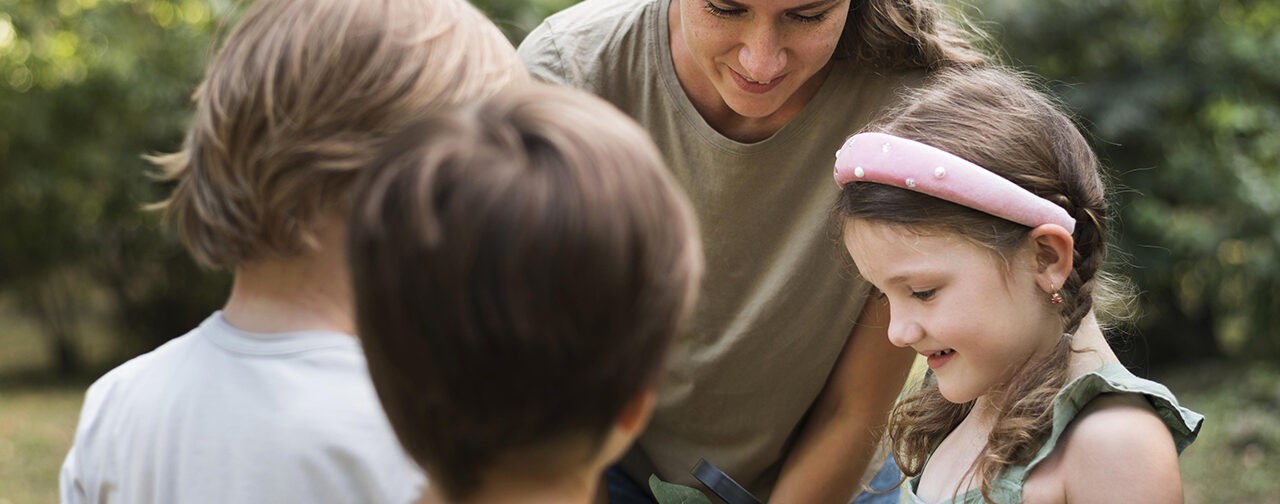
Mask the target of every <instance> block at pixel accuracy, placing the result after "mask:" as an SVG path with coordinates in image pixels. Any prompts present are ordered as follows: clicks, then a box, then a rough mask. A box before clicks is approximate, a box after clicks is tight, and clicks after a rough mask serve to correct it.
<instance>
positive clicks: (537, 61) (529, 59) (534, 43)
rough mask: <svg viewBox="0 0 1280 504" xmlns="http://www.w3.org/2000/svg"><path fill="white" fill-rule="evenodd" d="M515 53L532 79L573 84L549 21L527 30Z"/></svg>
mask: <svg viewBox="0 0 1280 504" xmlns="http://www.w3.org/2000/svg"><path fill="white" fill-rule="evenodd" d="M516 53H517V54H518V55H519V56H520V60H521V61H523V62H524V66H525V67H526V68H528V69H529V74H530V75H532V76H533V78H534V79H537V80H539V81H542V82H546V83H550V84H559V85H564V86H574V84H575V82H574V79H572V77H571V76H570V75H569V72H568V69H567V68H566V66H565V64H564V55H563V54H562V53H561V49H560V45H559V41H558V40H557V37H556V32H555V29H554V28H552V27H551V23H550V22H547V21H543V22H542V24H540V25H538V27H537V28H534V29H533V31H532V32H529V36H527V37H525V39H524V41H523V42H521V43H520V47H518V48H516ZM574 87H576V86H574Z"/></svg>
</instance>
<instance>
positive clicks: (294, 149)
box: [153, 0, 524, 268]
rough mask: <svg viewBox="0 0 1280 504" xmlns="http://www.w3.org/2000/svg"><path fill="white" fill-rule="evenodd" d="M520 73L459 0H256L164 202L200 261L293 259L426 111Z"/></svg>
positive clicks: (225, 55) (212, 77) (508, 50)
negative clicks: (397, 134)
mask: <svg viewBox="0 0 1280 504" xmlns="http://www.w3.org/2000/svg"><path fill="white" fill-rule="evenodd" d="M523 75H524V70H523V67H522V66H521V65H520V63H519V61H518V59H517V57H516V55H515V52H514V49H513V48H512V47H511V44H510V43H509V42H507V40H506V39H505V38H504V37H503V36H502V34H501V33H500V32H499V31H498V30H497V28H496V27H494V26H493V24H492V23H490V22H489V21H488V20H487V19H486V18H485V17H484V15H483V14H481V13H480V12H479V11H477V10H476V9H475V8H474V7H472V6H471V5H470V4H468V3H466V2H464V1H462V0H271V1H265V0H263V1H258V2H254V3H253V4H252V5H251V6H250V7H249V9H248V10H247V12H246V13H245V14H244V16H243V18H242V19H241V20H240V22H239V23H238V24H237V26H236V27H235V28H234V30H233V31H232V33H231V35H230V36H229V37H228V39H227V41H226V43H225V45H223V47H222V48H221V50H220V51H219V52H218V54H217V55H216V56H215V57H214V59H213V61H212V63H211V64H210V66H209V69H208V71H207V73H206V76H205V79H204V82H202V83H201V84H200V87H199V88H198V89H197V91H196V93H195V101H196V113H195V117H194V118H193V119H192V122H191V126H190V128H189V129H188V132H187V137H186V141H185V142H184V144H183V148H182V150H181V151H179V152H177V153H174V154H169V155H165V156H158V157H155V158H153V162H155V163H156V164H157V165H158V166H159V168H160V170H161V173H160V178H161V179H163V180H166V181H172V182H175V183H176V185H175V187H174V189H173V192H172V193H171V194H170V196H169V198H168V199H166V200H165V201H163V202H162V203H160V204H158V205H156V206H157V207H163V208H164V209H165V215H166V218H167V219H169V220H171V221H174V222H175V223H176V226H177V229H178V232H179V235H180V237H181V239H182V241H183V243H184V244H185V245H186V246H187V248H188V250H189V251H190V252H191V254H192V256H193V257H194V258H195V259H196V260H197V261H198V262H200V263H201V264H204V265H206V266H210V267H217V268H232V267H235V266H236V265H237V264H239V263H242V262H246V261H254V260H260V259H266V258H272V257H289V256H292V255H294V254H297V253H299V252H300V251H302V250H303V249H304V248H305V246H307V245H308V244H309V243H312V240H313V228H314V227H315V225H316V224H317V220H318V217H319V216H320V215H321V214H323V213H327V212H331V211H332V212H335V213H341V212H343V211H345V208H346V204H347V201H346V200H347V197H348V196H347V193H348V191H349V187H350V186H351V184H352V180H353V178H354V177H355V175H356V172H357V171H358V170H360V169H361V168H362V167H364V166H367V165H368V164H369V157H370V154H371V153H372V152H373V151H374V150H375V149H376V147H377V146H378V145H379V144H380V143H381V142H382V141H384V139H385V137H386V135H387V134H388V133H389V132H390V131H393V130H395V129H397V128H399V127H402V126H403V125H404V124H406V123H408V122H410V121H411V120H412V119H414V118H416V117H420V116H421V115H423V113H425V112H427V111H430V110H432V109H435V108H437V107H439V106H442V105H449V104H456V103H461V102H465V101H469V100H472V99H475V98H477V97H480V96H484V95H488V94H490V93H492V92H493V91H495V90H496V89H498V88H500V87H502V86H504V85H506V84H507V83H508V82H510V81H512V80H513V79H520V78H522V77H523Z"/></svg>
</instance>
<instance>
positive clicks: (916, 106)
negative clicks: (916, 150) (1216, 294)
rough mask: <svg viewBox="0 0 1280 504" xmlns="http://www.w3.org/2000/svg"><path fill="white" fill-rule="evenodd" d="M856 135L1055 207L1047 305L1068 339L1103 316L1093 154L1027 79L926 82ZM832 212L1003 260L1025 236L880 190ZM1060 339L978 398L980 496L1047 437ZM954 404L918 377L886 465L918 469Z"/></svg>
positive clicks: (945, 76)
mask: <svg viewBox="0 0 1280 504" xmlns="http://www.w3.org/2000/svg"><path fill="white" fill-rule="evenodd" d="M886 117H887V119H885V120H884V121H882V122H880V123H877V124H873V125H872V126H870V127H868V128H867V130H868V131H879V132H883V133H889V134H892V135H895V136H898V137H902V138H908V139H911V140H915V141H918V142H922V143H925V144H929V145H932V146H934V147H937V148H940V149H943V150H945V151H948V152H951V153H953V154H956V155H958V156H960V157H962V158H965V159H967V160H969V161H972V162H974V163H977V164H978V165H980V166H983V167H985V168H987V169H988V170H990V171H992V172H994V173H996V174H999V175H1001V176H1003V177H1005V178H1007V179H1009V180H1011V181H1013V182H1014V183H1016V184H1018V185H1019V186H1021V187H1023V188H1025V189H1027V190H1029V191H1031V192H1032V193H1034V194H1036V195H1037V196H1040V197H1042V198H1045V199H1046V200H1049V201H1051V202H1053V203H1055V204H1057V205H1058V206H1061V207H1062V208H1064V209H1066V210H1067V212H1068V213H1069V214H1070V215H1071V216H1072V217H1074V218H1075V219H1076V227H1075V231H1074V232H1073V234H1072V237H1073V239H1074V250H1073V252H1072V256H1073V257H1072V259H1073V268H1072V270H1071V273H1070V275H1069V276H1068V277H1067V278H1066V279H1065V281H1064V282H1063V285H1062V286H1061V289H1060V291H1059V294H1060V295H1061V296H1062V298H1063V302H1062V303H1060V304H1057V305H1055V306H1056V308H1057V309H1058V310H1059V316H1060V317H1061V320H1062V333H1063V334H1066V335H1070V334H1072V333H1074V332H1075V331H1076V330H1077V329H1078V328H1079V327H1080V324H1081V322H1082V321H1083V320H1084V318H1085V317H1086V316H1087V315H1089V314H1090V313H1091V312H1094V311H1101V312H1103V314H1107V313H1110V312H1112V311H1114V310H1112V309H1111V307H1112V306H1113V305H1115V304H1116V303H1114V302H1113V301H1111V300H1112V299H1120V298H1121V295H1120V294H1119V293H1118V292H1117V291H1116V289H1115V286H1118V285H1122V282H1117V281H1115V280H1113V278H1114V277H1111V276H1109V275H1105V274H1103V273H1102V266H1103V264H1104V262H1105V261H1106V252H1107V227H1106V224H1107V219H1108V207H1107V199H1106V191H1105V184H1104V181H1103V177H1102V174H1101V171H1100V168H1099V163H1098V159H1097V156H1096V155H1095V154H1094V153H1093V151H1092V149H1091V148H1090V147H1089V145H1088V142H1087V141H1086V140H1085V138H1084V137H1083V135H1082V134H1081V133H1080V130H1079V129H1078V128H1077V127H1076V125H1075V124H1074V122H1073V121H1072V120H1071V118H1070V117H1069V116H1068V115H1067V114H1066V113H1064V112H1063V110H1062V108H1061V107H1060V106H1059V105H1058V104H1057V103H1056V102H1055V101H1054V100H1052V99H1051V98H1049V97H1048V96H1047V95H1046V94H1044V93H1041V92H1039V91H1037V90H1036V88H1035V87H1034V85H1033V84H1032V83H1031V81H1030V79H1029V78H1028V77H1026V76H1024V75H1021V74H1017V73H1014V72H1012V71H1010V70H1008V69H1001V68H998V67H970V68H952V69H947V70H943V71H940V72H938V73H936V74H934V75H933V76H932V77H931V79H930V81H929V83H928V84H927V85H926V86H925V87H923V88H921V89H919V90H916V91H914V92H913V93H912V94H911V95H910V96H908V97H907V99H906V100H904V101H903V105H901V106H899V108H897V109H896V110H893V111H891V112H890V113H889V114H888V115H887V116H886ZM836 212H837V214H838V216H839V218H840V219H841V220H842V221H846V220H848V219H865V220H875V221H880V222H886V223H891V224H896V225H903V226H907V227H909V228H913V229H920V230H943V231H946V232H954V233H958V234H960V235H962V236H964V237H966V238H967V239H969V240H971V241H972V242H974V243H976V244H978V245H981V246H984V247H986V248H989V249H991V250H992V251H993V252H995V253H996V255H997V256H999V257H1001V258H1004V259H1006V265H1007V264H1008V262H1007V258H1008V257H1010V254H1011V252H1013V251H1014V250H1016V249H1017V248H1018V247H1020V246H1022V245H1023V244H1024V243H1025V240H1026V238H1027V237H1028V235H1029V233H1030V232H1031V228H1030V227H1027V226H1024V225H1022V224H1017V223H1014V222H1010V221H1007V220H1004V219H1001V218H999V217H995V216H992V215H989V214H986V213H983V212H980V211H978V210H974V209H971V208H968V207H964V206H961V205H957V204H955V203H951V202H947V201H944V200H941V199H938V198H934V197H932V196H928V195H924V194H921V193H918V192H913V191H907V190H903V189H899V188H896V187H892V186H888V185H882V184H848V185H846V186H845V188H844V189H843V192H842V194H841V198H840V202H839V204H838V206H837V208H836ZM1070 352H1071V344H1070V338H1069V337H1063V338H1061V339H1060V340H1059V341H1058V343H1057V345H1056V346H1055V347H1054V349H1053V350H1052V351H1051V352H1048V353H1046V354H1043V355H1039V356H1035V357H1032V358H1031V359H1030V360H1029V361H1027V362H1026V363H1024V364H1023V365H1022V366H1021V368H1020V369H1019V370H1017V371H1016V372H1015V374H1014V375H1013V378H1012V379H1011V380H1010V381H1009V382H1008V383H1006V384H1003V385H1001V387H1000V388H999V389H998V390H993V391H990V392H989V393H988V394H987V397H988V399H989V400H990V401H991V404H992V405H993V406H994V408H993V410H994V411H995V412H996V415H997V418H996V419H995V425H994V428H993V429H992V431H991V433H990V435H989V438H988V440H987V443H986V445H985V447H984V448H983V450H982V452H981V453H980V454H979V456H978V459H977V461H976V462H975V464H974V466H973V467H971V468H970V471H972V474H974V475H975V476H976V477H977V478H978V479H977V481H978V482H979V483H980V488H981V490H982V493H983V496H984V498H986V499H987V500H988V501H989V500H991V499H990V488H991V483H992V481H993V480H994V479H995V477H996V476H997V475H998V474H999V473H1000V471H1001V470H1003V469H1004V468H1006V467H1009V466H1013V465H1019V464H1025V463H1028V462H1030V460H1031V458H1033V457H1034V456H1035V454H1036V452H1037V451H1038V450H1039V448H1040V446H1041V445H1042V444H1043V442H1044V440H1045V439H1046V438H1047V437H1048V435H1049V433H1050V430H1051V428H1052V402H1053V400H1054V398H1055V397H1056V396H1057V394H1058V392H1059V391H1060V390H1061V389H1062V387H1063V386H1064V385H1065V384H1066V381H1067V372H1068V369H1067V364H1068V361H1069V357H1070ZM972 408H973V402H972V401H970V402H967V403H964V404H955V403H951V402H950V401H947V400H946V398H944V397H943V396H942V393H941V392H940V390H939V388H938V384H937V383H936V381H934V380H932V379H930V380H929V381H927V382H926V384H925V385H924V387H922V388H921V389H920V390H919V391H917V392H916V393H914V394H912V395H910V396H908V397H907V398H905V399H903V400H902V401H900V402H899V403H898V405H897V406H895V408H894V410H893V412H892V413H891V415H890V420H889V427H888V431H889V436H890V440H891V443H892V449H893V451H894V456H895V457H896V459H897V461H898V464H899V465H900V466H901V468H902V470H903V473H904V474H905V475H906V476H907V477H910V476H915V475H918V474H920V473H921V472H923V470H924V464H925V461H926V460H927V459H928V456H929V454H930V453H932V451H933V450H934V449H935V448H936V447H937V446H938V444H939V443H941V442H942V440H943V439H944V438H946V436H947V435H948V434H950V432H951V431H952V430H954V429H955V428H956V426H957V425H959V424H960V422H961V421H962V420H963V419H964V418H965V416H966V415H968V413H969V412H970V411H971V410H972Z"/></svg>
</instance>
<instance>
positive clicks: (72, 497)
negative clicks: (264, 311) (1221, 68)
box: [60, 312, 426, 504]
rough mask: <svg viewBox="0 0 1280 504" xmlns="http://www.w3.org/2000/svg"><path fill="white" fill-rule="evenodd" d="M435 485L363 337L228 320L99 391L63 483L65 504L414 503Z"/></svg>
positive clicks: (126, 370)
mask: <svg viewBox="0 0 1280 504" xmlns="http://www.w3.org/2000/svg"><path fill="white" fill-rule="evenodd" d="M425 484H426V480H425V478H424V477H423V475H422V472H421V470H420V469H418V467H417V465H416V464H414V463H413V461H412V460H411V459H410V458H409V457H408V456H407V455H406V454H405V453H404V450H403V449H402V448H401V447H400V445H399V443H398V442H397V441H396V438H395V435H394V433H393V432H392V430H391V424H390V423H389V422H388V421H387V418H386V415H385V413H383V411H382V408H381V405H380V404H379V403H378V398H377V395H376V393H375V392H374V388H373V383H372V382H371V381H370V379H369V373H368V369H367V367H366V364H365V360H364V353H363V351H362V350H361V348H360V343H359V341H357V340H356V338H354V337H352V336H350V335H346V334H341V333H335V332H323V331H307V332H293V333H277V334H257V333H250V332H245V331H241V330H239V329H236V328H234V327H232V326H231V325H229V324H227V322H226V321H225V320H224V319H223V318H222V314H221V312H218V313H214V314H213V315H212V316H210V317H209V318H208V319H206V320H205V321H204V322H203V323H202V324H200V327H198V328H196V329H195V330H193V331H191V332H189V333H187V334H186V335H184V336H182V337H180V338H177V339H174V340H172V341H170V342H168V343H166V344H164V345H163V346H161V347H160V348H157V349H156V350H154V351H152V352H150V353H148V354H145V355H142V356H139V357H137V358H135V359H133V360H131V361H129V362H127V363H125V364H124V365H122V366H120V367H118V368H116V369H114V370H112V371H111V372H109V373H107V374H106V375H105V376H103V377H102V378H101V379H99V380H98V381H97V382H96V383H94V384H93V386H91V387H89V392H88V394H87V396H86V398H85V403H84V408H83V410H82V411H81V414H80V425H79V426H78V427H77V428H76V438H75V444H74V446H72V448H71V452H70V453H68V454H67V459H66V461H65V462H64V463H63V466H62V473H61V477H60V490H61V495H62V502H64V503H80V502H86V503H102V502H126V503H166V504H168V503H200V502H209V503H229V502H235V503H252V502H262V503H304V502H305V503H326V502H332V503H353V502H359V503H383V502H385V503H408V502H411V501H414V500H416V499H417V498H418V496H419V495H420V494H421V492H422V489H423V488H424V487H425Z"/></svg>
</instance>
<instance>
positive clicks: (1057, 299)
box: [1049, 289, 1062, 305]
mask: <svg viewBox="0 0 1280 504" xmlns="http://www.w3.org/2000/svg"><path fill="white" fill-rule="evenodd" d="M1049 303H1051V304H1056V305H1060V304H1062V294H1059V293H1058V291H1057V290H1056V289H1055V290H1054V291H1053V294H1050V295H1049Z"/></svg>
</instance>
